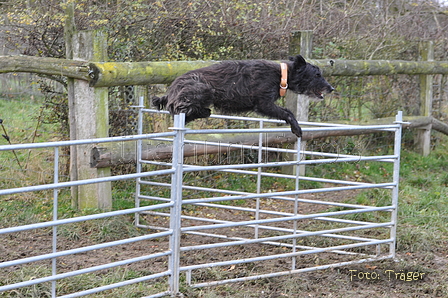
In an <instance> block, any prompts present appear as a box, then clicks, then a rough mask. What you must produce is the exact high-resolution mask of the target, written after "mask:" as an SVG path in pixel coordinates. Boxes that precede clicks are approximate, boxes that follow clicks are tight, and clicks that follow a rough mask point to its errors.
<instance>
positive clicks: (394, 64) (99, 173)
mask: <svg viewBox="0 0 448 298" xmlns="http://www.w3.org/2000/svg"><path fill="white" fill-rule="evenodd" d="M70 36H71V35H70ZM106 40H107V37H106V36H105V34H103V33H102V32H98V31H86V32H78V33H75V34H73V35H72V37H71V42H70V43H69V44H70V46H69V47H68V48H69V51H68V53H67V57H68V58H72V59H56V58H42V57H30V56H2V57H0V73H9V72H27V73H38V74H45V75H62V76H65V77H67V78H68V96H69V118H70V139H72V140H73V139H88V138H100V137H107V136H108V92H107V87H110V86H125V85H148V84H169V83H171V82H172V81H173V80H174V79H175V78H176V77H177V76H179V75H181V74H183V73H185V72H187V71H189V70H193V69H197V68H200V67H204V66H207V65H211V64H213V63H217V62H216V61H173V62H107V60H108V59H107V56H106V49H107V42H106ZM311 49H312V32H311V31H297V32H294V33H293V34H292V36H291V44H290V52H291V54H297V53H300V54H302V55H303V56H305V57H306V58H307V60H308V61H309V62H310V63H312V64H315V65H317V66H319V67H320V68H321V69H322V71H323V74H324V75H325V76H371V75H395V74H407V75H418V76H420V82H421V84H420V85H421V92H420V99H421V111H420V115H421V116H422V117H425V118H424V119H426V120H425V121H420V120H419V121H416V119H410V118H409V119H410V120H412V121H414V123H419V126H418V128H420V129H419V132H418V137H417V140H418V142H417V143H418V144H419V145H418V147H419V148H420V151H421V153H422V154H425V155H426V154H428V153H429V149H430V132H431V129H432V128H435V129H437V130H439V131H442V132H444V133H447V132H448V126H447V125H446V124H445V123H442V122H440V121H437V120H435V119H432V118H431V106H432V100H433V98H432V97H433V94H432V87H433V81H432V78H433V75H435V74H442V75H446V74H448V61H433V56H434V54H433V52H434V50H433V44H432V42H424V43H421V46H420V56H421V59H420V61H389V60H368V61H367V60H330V59H322V60H313V59H310V53H311ZM297 105H300V106H297ZM287 106H288V108H290V109H292V110H295V111H296V113H297V114H298V117H297V118H298V120H301V121H307V120H308V116H307V111H308V100H307V98H306V97H303V96H301V97H300V98H298V97H297V95H295V94H289V95H288V96H287ZM405 120H406V118H405ZM417 120H418V119H417ZM434 123H436V125H435V127H433V124H434ZM414 126H415V125H414ZM307 138H308V139H309V136H304V139H307ZM90 149H91V148H87V147H86V148H77V149H75V148H72V151H71V162H70V164H71V171H70V173H71V178H72V180H79V179H83V177H89V178H94V177H103V176H108V175H110V168H107V167H91V166H90V156H89V155H86V154H85V152H87V151H88V152H90ZM110 189H111V186H110V183H104V184H100V185H97V186H79V187H77V188H73V189H72V198H73V202H74V205H75V206H76V207H79V208H87V207H93V208H102V209H110V208H111V202H112V200H111V191H110Z"/></svg>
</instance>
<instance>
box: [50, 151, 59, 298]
mask: <svg viewBox="0 0 448 298" xmlns="http://www.w3.org/2000/svg"><path fill="white" fill-rule="evenodd" d="M53 171H54V174H53V175H54V177H53V182H54V183H55V184H56V183H58V182H59V147H54V170H53ZM56 220H58V190H57V189H53V221H56ZM57 237H58V228H57V226H53V239H52V246H53V250H52V252H53V253H56V250H57V239H58V238H57ZM51 274H52V275H53V276H54V275H56V274H57V268H56V258H53V259H51ZM51 297H53V298H54V297H56V281H55V280H54V281H52V282H51Z"/></svg>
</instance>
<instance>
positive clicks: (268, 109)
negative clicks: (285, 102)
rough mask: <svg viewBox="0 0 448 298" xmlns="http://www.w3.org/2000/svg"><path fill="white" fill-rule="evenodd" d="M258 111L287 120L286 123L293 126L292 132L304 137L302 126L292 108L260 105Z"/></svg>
mask: <svg viewBox="0 0 448 298" xmlns="http://www.w3.org/2000/svg"><path fill="white" fill-rule="evenodd" d="M256 111H257V112H258V113H260V114H262V115H265V116H268V117H271V118H275V119H279V120H284V121H286V123H288V124H289V125H290V126H291V131H292V133H293V134H295V135H296V136H297V137H299V138H301V137H302V129H301V128H300V126H299V123H297V120H296V118H295V117H294V114H293V113H292V112H291V111H290V110H288V109H285V108H282V107H279V106H277V105H275V104H272V105H264V106H258V107H257V109H256Z"/></svg>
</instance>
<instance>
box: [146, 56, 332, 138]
mask: <svg viewBox="0 0 448 298" xmlns="http://www.w3.org/2000/svg"><path fill="white" fill-rule="evenodd" d="M285 63H287V64H288V89H289V90H290V91H292V92H294V93H298V94H306V95H308V96H310V97H314V98H319V99H322V98H323V97H324V94H325V93H330V92H332V91H333V90H334V88H333V87H332V86H331V85H330V84H329V83H328V82H327V81H326V80H325V79H324V78H323V77H322V73H321V71H320V69H319V68H318V67H317V66H314V65H312V64H309V63H307V62H306V61H305V59H303V57H302V56H300V55H298V56H296V57H291V58H290V61H287V62H285ZM280 79H281V69H280V64H279V63H275V62H271V61H265V60H244V61H223V62H221V63H218V64H214V65H211V66H208V67H204V68H201V69H196V70H192V71H190V72H187V73H185V74H183V75H181V76H179V77H178V78H176V80H174V82H173V84H172V85H171V86H170V88H169V90H168V93H167V95H165V96H162V97H160V98H159V97H155V98H153V100H152V102H153V105H154V106H155V107H156V108H157V109H159V110H160V109H164V108H166V109H167V110H168V111H169V112H170V113H171V114H172V115H175V114H180V113H185V117H186V122H190V121H192V120H194V119H197V118H207V117H209V116H210V113H211V110H210V109H209V107H210V106H211V105H213V106H214V107H215V108H216V109H217V110H219V111H220V112H222V113H224V114H234V113H241V112H247V111H255V112H257V113H259V114H261V115H264V116H268V117H271V118H275V119H280V120H285V121H286V123H288V124H289V125H290V126H291V130H292V132H293V133H294V134H295V135H297V136H298V137H301V136H302V130H301V128H300V126H299V124H298V123H297V120H296V119H295V117H294V115H293V113H292V112H291V111H289V110H288V109H285V108H283V107H279V106H277V105H276V104H275V103H274V102H275V101H276V100H277V99H278V98H279V97H280V93H279V92H280V91H279V90H280V87H279V86H280Z"/></svg>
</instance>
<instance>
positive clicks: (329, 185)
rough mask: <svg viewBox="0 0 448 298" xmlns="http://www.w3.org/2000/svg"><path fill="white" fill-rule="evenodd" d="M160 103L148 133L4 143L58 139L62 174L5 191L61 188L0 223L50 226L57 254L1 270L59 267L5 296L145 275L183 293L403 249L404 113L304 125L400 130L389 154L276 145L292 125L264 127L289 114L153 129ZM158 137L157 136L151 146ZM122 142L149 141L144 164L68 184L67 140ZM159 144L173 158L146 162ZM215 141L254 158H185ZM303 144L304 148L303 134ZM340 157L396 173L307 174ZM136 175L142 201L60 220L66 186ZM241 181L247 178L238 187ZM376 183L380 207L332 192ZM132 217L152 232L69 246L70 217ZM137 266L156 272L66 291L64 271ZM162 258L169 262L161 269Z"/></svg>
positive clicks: (142, 279) (179, 122) (144, 280)
mask: <svg viewBox="0 0 448 298" xmlns="http://www.w3.org/2000/svg"><path fill="white" fill-rule="evenodd" d="M149 112H155V111H152V110H148V109H144V108H143V106H142V102H140V107H139V114H140V117H139V134H138V135H136V136H129V137H117V138H104V139H94V140H79V141H67V142H52V143H39V144H26V145H12V146H0V151H6V150H19V149H33V148H54V161H55V164H54V183H52V184H45V185H37V186H29V187H21V188H15V189H2V190H0V195H4V196H6V195H12V194H18V193H23V192H34V191H40V190H48V189H53V190H54V192H53V216H52V217H53V218H52V220H49V221H46V222H40V223H35V224H30V225H23V226H17V227H9V228H3V229H0V237H5V235H7V234H11V233H20V232H23V231H29V230H35V229H45V228H51V229H52V235H53V238H52V243H51V247H50V249H51V252H49V253H45V254H39V255H36V256H25V257H24V258H20V259H14V260H6V261H3V262H1V263H0V268H1V269H2V270H4V269H5V268H8V270H14V268H17V267H18V266H23V265H26V264H32V263H34V262H42V261H44V263H45V262H47V263H46V264H47V265H48V266H51V272H52V273H51V274H50V275H48V276H39V277H36V278H34V279H32V280H23V281H20V282H16V283H12V284H4V285H1V286H0V293H1V292H3V291H11V290H17V291H18V289H20V288H23V287H30V286H35V285H38V284H44V283H51V296H52V297H81V296H85V295H89V294H95V293H99V292H103V291H108V290H112V289H116V288H118V287H125V286H128V285H132V284H137V283H141V284H143V285H144V286H145V287H146V289H147V292H146V293H147V294H145V295H146V296H145V297H162V296H165V295H174V294H176V293H178V292H179V291H180V288H181V286H182V285H183V284H185V285H188V286H191V287H204V286H211V285H219V284H225V283H231V282H240V281H248V280H254V279H259V278H268V277H274V276H283V275H289V274H294V273H301V272H308V271H312V270H318V269H326V268H332V267H337V266H344V265H350V264H357V263H362V262H369V261H374V260H381V259H386V258H394V256H395V244H396V227H397V205H398V182H399V166H400V142H401V123H402V116H401V112H400V113H399V114H398V115H397V118H396V122H395V123H393V124H390V125H375V126H355V125H339V124H319V123H303V124H306V125H307V126H306V127H304V129H303V130H304V131H305V132H322V131H341V130H365V129H370V130H374V131H376V132H377V133H380V134H386V135H391V136H392V138H393V149H392V152H391V153H390V154H378V155H360V154H350V152H344V154H342V153H340V152H336V153H335V152H322V151H320V152H315V151H302V152H301V151H300V150H298V149H294V148H293V149H289V148H283V147H279V146H269V142H268V141H267V140H268V137H267V136H268V135H273V134H278V133H287V132H289V128H279V127H275V126H274V127H273V128H272V127H271V128H265V127H266V126H269V125H267V124H269V123H278V121H275V120H268V119H259V118H238V117H234V118H235V119H244V120H245V121H255V122H256V123H258V126H259V128H256V129H206V130H194V129H187V128H185V126H184V117H183V115H179V116H176V117H175V118H174V127H172V128H171V131H170V132H166V133H158V134H142V131H143V120H142V119H143V115H144V114H145V113H149ZM217 117H224V116H217ZM225 118H230V117H227V116H225ZM217 134H219V135H221V136H223V135H228V134H238V135H247V136H248V137H247V139H249V136H251V138H252V137H253V135H254V134H255V135H256V136H257V137H256V138H257V139H258V141H257V142H256V144H255V145H250V144H247V143H246V144H244V142H243V143H242V144H236V143H228V142H225V141H222V140H219V141H217V140H216V138H215V139H214V140H212V141H210V140H211V139H212V137H213V136H216V135H217ZM147 140H150V142H151V143H150V145H148V143H146V141H147ZM205 140H206V141H205ZM117 141H120V142H125V141H135V142H137V143H138V146H137V148H139V150H138V151H137V161H138V163H137V171H136V173H134V174H126V175H118V176H113V177H105V178H98V179H88V180H81V181H71V182H58V160H59V158H58V155H59V149H58V148H59V147H61V146H69V145H71V146H73V145H78V144H101V143H107V142H117ZM148 146H151V148H155V149H157V150H159V149H160V148H164V149H166V150H169V151H170V152H172V155H171V156H170V157H169V158H166V159H165V160H163V161H160V160H144V159H143V155H145V154H146V153H145V154H144V152H143V151H142V149H148V148H147V147H148ZM187 146H189V147H187ZM213 147H216V148H218V149H217V150H215V151H214V152H218V153H215V154H216V155H224V156H227V155H226V152H227V151H228V152H230V151H231V150H230V149H232V150H234V149H235V148H237V149H238V150H241V152H243V151H244V152H245V153H247V152H251V156H253V157H254V160H253V161H252V162H250V163H249V162H248V163H238V164H228V163H225V162H222V163H219V162H215V164H213V165H210V164H204V165H199V164H197V163H195V158H196V157H195V156H193V157H190V158H185V157H184V150H185V148H188V149H189V150H193V152H194V150H197V151H201V150H202V151H204V150H205V151H207V150H209V149H210V148H213ZM296 148H300V140H299V144H298V145H297V146H296ZM157 150H155V151H157ZM157 152H159V151H157ZM270 153H276V154H281V156H283V159H282V160H276V161H269V160H268V159H267V158H266V156H267V155H269V154H270ZM285 156H286V157H287V158H286V157H285ZM187 161H190V162H187ZM341 163H354V164H357V165H363V164H365V163H369V164H370V163H381V164H385V165H390V166H385V167H384V170H385V171H389V173H388V174H387V175H385V176H384V177H385V179H384V181H381V182H378V183H374V182H362V181H350V180H348V179H344V177H341V178H340V179H328V178H322V177H310V176H307V175H302V174H300V173H301V172H303V171H301V170H300V168H301V167H303V166H306V167H308V166H313V165H324V164H325V165H328V164H331V165H334V166H335V171H337V165H338V164H341ZM286 166H290V167H291V166H292V167H293V168H294V171H293V172H292V174H284V173H282V172H281V171H279V169H280V168H281V167H286ZM218 178H219V179H218ZM126 179H135V180H136V195H135V208H130V209H125V210H117V211H112V212H104V213H98V214H93V215H86V216H81V217H73V218H63V219H60V218H58V189H61V188H67V187H71V186H76V185H83V184H92V183H100V182H105V181H120V180H126ZM218 180H219V183H220V184H218V182H217V181H218ZM246 181H248V182H246ZM276 181H282V183H283V181H284V182H285V184H278V183H277V184H276ZM288 181H289V182H288ZM235 183H240V184H239V185H244V186H243V187H241V188H240V189H238V190H235V189H234V187H233V186H234V185H235ZM241 183H242V184H241ZM285 185H287V186H285ZM303 185H305V186H306V187H302V186H303ZM365 189H377V190H378V192H379V193H380V194H381V196H383V197H384V199H383V200H382V201H381V204H376V205H369V204H366V203H365V202H362V203H356V202H355V203H353V202H346V200H344V199H343V200H341V198H340V197H338V199H337V200H332V199H331V198H332V196H333V195H334V194H337V193H343V194H346V196H347V198H349V197H350V194H351V193H350V192H353V191H359V190H365ZM123 214H135V216H136V217H135V222H136V226H137V228H146V229H147V232H146V233H145V235H143V236H137V237H131V238H126V239H122V240H118V241H111V242H105V243H101V244H94V245H88V246H83V247H78V248H73V249H67V250H63V249H58V244H60V243H58V237H57V235H58V228H59V227H60V226H63V225H68V224H71V223H77V222H82V221H90V220H96V219H99V218H107V217H113V216H118V215H123ZM145 241H150V242H151V243H157V245H147V246H145V249H144V250H143V251H141V253H140V255H138V256H135V257H131V258H128V259H122V260H118V261H115V262H109V263H105V264H99V265H94V266H86V267H85V268H81V269H78V270H75V271H68V272H64V271H63V270H61V269H59V265H60V263H61V261H60V259H61V258H64V257H67V256H73V255H76V254H82V253H86V252H90V253H97V254H98V257H99V258H101V254H102V252H103V250H105V249H107V248H111V247H115V246H121V245H126V244H129V243H136V242H142V243H146V242H145ZM310 258H311V260H310ZM136 263H143V264H147V268H148V272H146V274H142V276H138V277H133V278H127V279H125V280H123V281H121V282H115V283H111V284H107V285H103V286H99V287H94V288H90V289H83V290H80V291H76V292H73V293H70V294H67V293H62V294H60V293H58V290H57V282H58V281H59V280H61V279H66V278H71V277H74V276H79V275H83V274H89V273H95V272H101V271H102V270H114V269H115V268H120V267H126V266H130V265H132V264H136ZM156 263H157V264H159V265H158V266H155V265H154V267H152V266H153V265H152V264H156ZM165 264H166V265H165ZM153 268H157V270H156V269H153ZM106 293H107V292H106Z"/></svg>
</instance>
